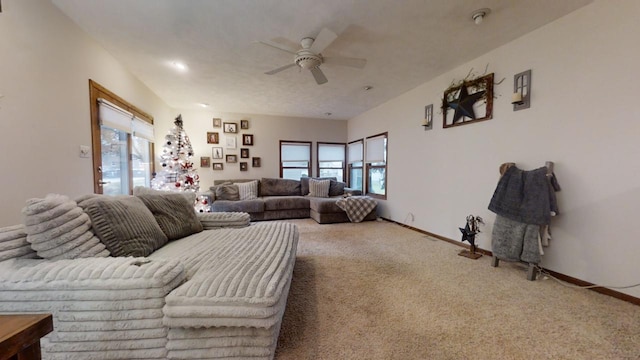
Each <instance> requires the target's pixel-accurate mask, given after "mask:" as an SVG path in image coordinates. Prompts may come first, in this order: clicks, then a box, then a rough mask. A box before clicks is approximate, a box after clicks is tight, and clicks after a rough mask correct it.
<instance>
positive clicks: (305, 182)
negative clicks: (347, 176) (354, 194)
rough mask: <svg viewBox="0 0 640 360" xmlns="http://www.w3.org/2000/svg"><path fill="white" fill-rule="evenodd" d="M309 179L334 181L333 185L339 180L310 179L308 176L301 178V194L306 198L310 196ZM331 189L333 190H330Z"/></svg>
mask: <svg viewBox="0 0 640 360" xmlns="http://www.w3.org/2000/svg"><path fill="white" fill-rule="evenodd" d="M309 179H316V180H333V181H332V182H331V183H332V184H333V183H334V182H336V181H337V179H336V178H335V177H315V178H312V177H308V176H303V177H301V178H300V192H301V194H302V196H305V195H307V194H309ZM329 189H331V188H329Z"/></svg>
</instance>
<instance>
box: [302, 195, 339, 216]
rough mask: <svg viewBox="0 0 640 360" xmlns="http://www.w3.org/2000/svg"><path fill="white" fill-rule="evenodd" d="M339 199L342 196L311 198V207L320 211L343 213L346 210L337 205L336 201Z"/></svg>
mask: <svg viewBox="0 0 640 360" xmlns="http://www.w3.org/2000/svg"><path fill="white" fill-rule="evenodd" d="M339 199H341V198H340V197H334V198H310V199H309V208H311V210H315V211H316V212H319V213H343V212H344V210H342V209H341V208H339V207H338V206H337V205H336V201H338V200H339Z"/></svg>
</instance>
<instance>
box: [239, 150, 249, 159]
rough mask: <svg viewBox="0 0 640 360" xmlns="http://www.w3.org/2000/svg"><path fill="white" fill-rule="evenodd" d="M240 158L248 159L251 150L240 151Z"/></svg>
mask: <svg viewBox="0 0 640 360" xmlns="http://www.w3.org/2000/svg"><path fill="white" fill-rule="evenodd" d="M240 157H241V158H243V159H248V158H249V149H247V148H242V149H240Z"/></svg>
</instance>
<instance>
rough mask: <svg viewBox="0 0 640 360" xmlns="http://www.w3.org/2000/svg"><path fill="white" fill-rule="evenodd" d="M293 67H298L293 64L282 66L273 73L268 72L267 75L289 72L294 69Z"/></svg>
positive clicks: (272, 71)
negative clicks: (288, 70) (291, 68)
mask: <svg viewBox="0 0 640 360" xmlns="http://www.w3.org/2000/svg"><path fill="white" fill-rule="evenodd" d="M293 66H296V63H291V64H288V65H285V66H280V67H279V68H277V69H273V70H271V71H267V72H266V73H265V74H267V75H273V74H277V73H279V72H280V71H283V70H287V69H288V68H290V67H293Z"/></svg>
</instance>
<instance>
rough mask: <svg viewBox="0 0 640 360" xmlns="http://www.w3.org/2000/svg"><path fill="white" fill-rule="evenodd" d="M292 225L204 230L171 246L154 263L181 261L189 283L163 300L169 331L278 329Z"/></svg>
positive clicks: (292, 255) (292, 253)
mask: <svg viewBox="0 0 640 360" xmlns="http://www.w3.org/2000/svg"><path fill="white" fill-rule="evenodd" d="M298 238H299V234H298V229H297V227H296V225H294V224H291V223H287V222H268V223H260V224H255V225H252V226H248V227H245V228H242V229H219V230H208V231H203V232H201V233H198V234H194V235H191V236H189V237H186V238H184V239H182V240H180V241H179V242H173V243H170V244H168V245H167V246H165V247H163V248H162V249H160V250H159V251H158V252H157V253H155V254H153V255H152V256H151V259H152V260H155V259H163V258H170V259H176V260H179V261H180V263H182V264H183V265H184V268H185V270H186V272H187V274H188V279H189V280H188V281H187V282H185V283H184V284H182V285H180V286H179V287H177V288H176V289H174V290H173V291H172V292H171V293H170V294H169V295H167V297H166V305H165V307H164V309H163V313H164V319H163V323H164V324H165V325H167V326H169V327H172V328H174V327H175V328H178V327H214V326H242V327H258V328H270V327H272V326H277V324H278V322H279V321H280V319H281V317H282V313H283V312H284V309H285V305H286V300H287V293H288V291H289V284H290V281H291V276H292V273H293V266H294V263H295V260H296V248H297V243H298Z"/></svg>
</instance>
